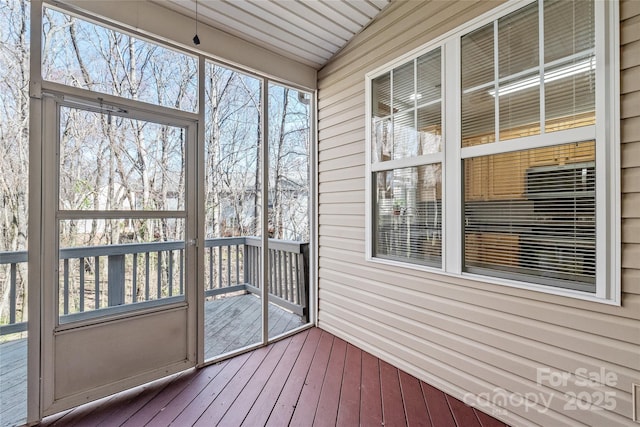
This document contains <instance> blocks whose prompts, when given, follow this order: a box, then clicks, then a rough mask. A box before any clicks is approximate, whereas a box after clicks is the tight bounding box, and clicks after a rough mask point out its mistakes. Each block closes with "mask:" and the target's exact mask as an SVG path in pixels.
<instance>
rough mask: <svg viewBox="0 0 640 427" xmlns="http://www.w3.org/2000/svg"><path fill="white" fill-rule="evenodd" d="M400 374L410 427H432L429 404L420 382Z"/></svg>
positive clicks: (405, 410)
mask: <svg viewBox="0 0 640 427" xmlns="http://www.w3.org/2000/svg"><path fill="white" fill-rule="evenodd" d="M399 373H400V388H401V389H402V400H403V404H404V412H405V417H406V418H407V426H408V427H431V420H430V419H429V412H428V411H427V404H426V403H425V401H424V396H423V394H422V388H421V387H420V380H418V379H417V378H415V377H412V376H411V375H409V374H407V373H406V372H404V371H399Z"/></svg>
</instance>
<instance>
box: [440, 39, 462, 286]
mask: <svg viewBox="0 0 640 427" xmlns="http://www.w3.org/2000/svg"><path fill="white" fill-rule="evenodd" d="M460 41H461V38H460V37H456V38H455V39H454V40H452V41H451V42H449V43H447V44H445V46H444V48H443V49H444V55H443V58H444V60H443V61H442V79H443V82H442V87H443V88H444V89H443V93H442V99H443V104H444V106H443V110H442V111H443V113H444V114H443V116H442V117H443V119H442V120H443V127H444V132H443V134H444V145H443V147H444V159H445V160H444V164H443V183H442V187H443V191H442V194H443V196H442V197H443V203H444V212H446V213H447V214H446V215H445V216H443V218H442V232H443V248H442V256H443V264H442V265H443V266H444V269H445V271H447V272H448V273H453V274H461V273H462V259H463V248H464V233H463V231H462V209H463V205H462V197H463V195H464V189H463V183H462V160H461V158H460V150H461V148H460V147H461V139H462V128H461V126H460V123H461V120H460V119H461V116H462V109H461V105H462V103H461V97H462V91H461V70H462V67H461V63H460V51H461V47H460V46H461V43H460Z"/></svg>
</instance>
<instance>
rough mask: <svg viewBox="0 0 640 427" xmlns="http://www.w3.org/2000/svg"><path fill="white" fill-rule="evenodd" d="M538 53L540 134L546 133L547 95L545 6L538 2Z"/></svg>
mask: <svg viewBox="0 0 640 427" xmlns="http://www.w3.org/2000/svg"><path fill="white" fill-rule="evenodd" d="M538 46H539V48H538V53H539V58H540V60H539V64H538V66H539V78H540V134H544V133H545V127H546V121H547V119H546V113H545V108H544V106H545V99H544V97H545V95H544V93H545V92H544V73H545V66H544V4H543V2H541V1H539V2H538Z"/></svg>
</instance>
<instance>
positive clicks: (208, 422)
mask: <svg viewBox="0 0 640 427" xmlns="http://www.w3.org/2000/svg"><path fill="white" fill-rule="evenodd" d="M273 347H274V346H269V347H262V348H259V349H257V350H255V351H253V352H251V354H250V356H249V359H247V361H246V362H245V363H244V365H243V366H242V369H241V370H240V371H239V372H238V373H237V374H236V375H235V376H234V377H233V379H231V381H229V382H228V383H227V384H226V386H225V387H224V389H223V390H221V391H220V392H218V394H217V396H215V398H214V399H213V401H212V402H211V404H210V405H209V407H208V408H207V409H206V410H205V411H204V412H203V413H202V415H201V416H200V417H199V418H198V420H197V422H196V423H195V424H193V423H191V424H184V423H176V424H175V425H176V427H181V426H185V425H195V426H202V427H210V426H215V425H216V424H218V422H220V420H221V419H222V417H223V416H224V415H225V413H226V412H227V411H228V410H229V407H230V406H231V405H232V404H233V402H235V400H236V399H237V398H238V396H239V395H240V393H241V392H242V389H244V387H245V386H246V385H247V383H248V382H249V380H250V379H251V378H252V377H253V375H255V373H256V371H257V369H258V367H259V366H260V365H261V364H262V362H263V361H264V359H265V358H266V357H267V355H268V354H269V353H270V352H271V351H272V350H273ZM176 421H177V420H176Z"/></svg>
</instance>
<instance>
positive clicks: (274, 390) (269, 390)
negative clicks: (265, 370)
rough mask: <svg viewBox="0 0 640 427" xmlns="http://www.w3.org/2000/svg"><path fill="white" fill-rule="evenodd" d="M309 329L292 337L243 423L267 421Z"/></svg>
mask: <svg viewBox="0 0 640 427" xmlns="http://www.w3.org/2000/svg"><path fill="white" fill-rule="evenodd" d="M307 336H308V331H303V332H301V333H299V334H296V335H295V336H294V337H292V338H291V342H290V343H289V347H287V350H286V352H285V354H284V356H282V359H280V363H278V366H277V367H276V369H275V370H274V371H273V374H272V375H271V377H270V378H269V380H268V381H267V384H266V385H265V386H264V388H263V389H262V392H261V393H260V395H259V396H258V398H257V399H256V401H255V402H254V404H253V406H252V407H251V410H250V411H249V413H248V414H247V416H246V417H245V419H244V421H243V423H242V425H243V426H247V427H253V426H261V425H264V424H265V423H266V422H267V419H268V418H269V415H270V414H271V411H272V410H273V407H274V406H275V404H276V399H278V396H279V395H280V393H281V392H282V389H283V388H284V385H285V383H286V381H287V379H288V378H289V375H290V374H291V370H292V368H293V366H294V364H295V362H296V359H298V357H299V356H300V351H301V350H302V346H303V345H304V343H305V341H306V338H307Z"/></svg>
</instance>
